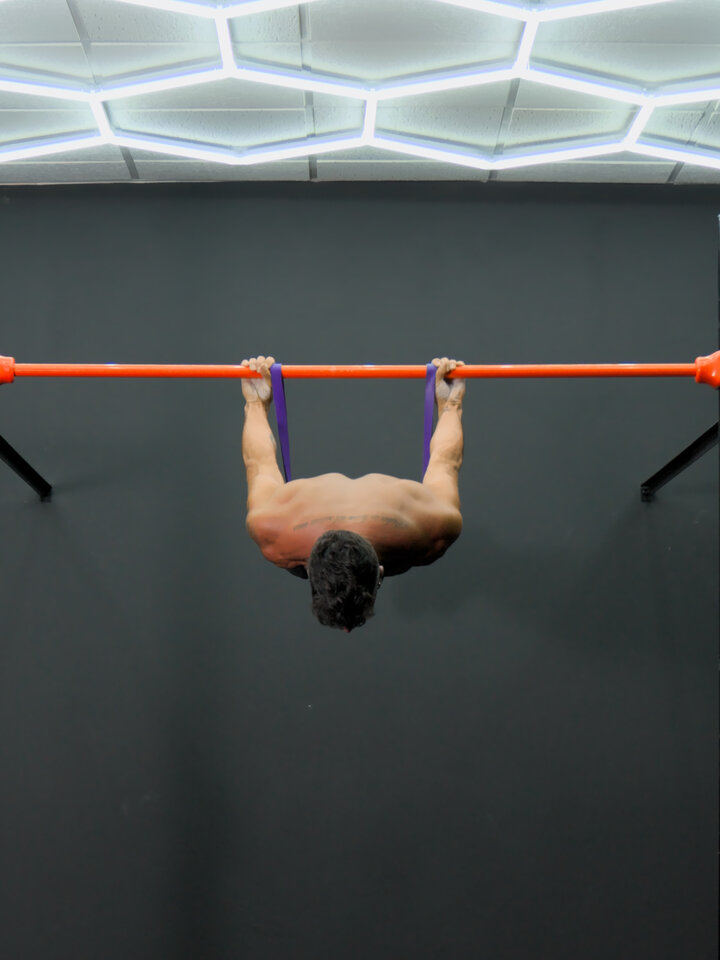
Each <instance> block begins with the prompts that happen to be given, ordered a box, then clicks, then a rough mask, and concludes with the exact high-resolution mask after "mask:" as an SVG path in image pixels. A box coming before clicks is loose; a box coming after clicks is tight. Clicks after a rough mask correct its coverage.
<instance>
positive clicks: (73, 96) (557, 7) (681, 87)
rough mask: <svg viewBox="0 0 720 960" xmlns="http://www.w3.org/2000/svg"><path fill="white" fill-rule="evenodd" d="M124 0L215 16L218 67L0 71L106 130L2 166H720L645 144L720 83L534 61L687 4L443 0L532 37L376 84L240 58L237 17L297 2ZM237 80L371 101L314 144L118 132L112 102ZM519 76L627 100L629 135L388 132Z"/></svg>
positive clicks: (42, 144)
mask: <svg viewBox="0 0 720 960" xmlns="http://www.w3.org/2000/svg"><path fill="white" fill-rule="evenodd" d="M2 2H3V0H0V4H2ZM113 2H115V3H119V4H133V5H136V6H141V7H146V8H152V9H156V10H163V11H166V12H169V13H174V14H179V15H182V16H191V17H202V18H205V19H206V20H207V19H209V20H212V21H213V23H214V28H215V32H216V36H217V49H218V64H217V65H216V66H211V67H203V68H198V69H190V70H181V71H178V72H176V73H165V74H163V75H162V76H158V75H157V73H153V74H147V75H145V76H142V75H141V76H134V77H133V78H132V79H131V80H128V81H127V82H119V83H118V82H112V83H109V84H107V85H101V86H92V87H91V86H88V85H81V84H77V83H68V84H67V85H63V84H62V83H55V82H52V83H51V82H47V81H46V80H45V79H43V78H41V77H39V76H38V75H26V74H24V73H21V72H19V71H17V70H14V71H12V72H11V73H10V72H6V73H5V74H4V75H3V73H2V72H0V90H3V91H10V92H13V93H18V94H25V95H28V96H42V97H51V98H59V99H61V100H68V101H75V102H83V103H86V104H87V105H88V106H89V108H90V110H91V111H92V116H93V118H94V122H95V125H96V130H95V131H94V132H83V133H80V134H69V135H68V136H56V137H54V138H43V139H42V140H35V141H25V142H17V141H15V142H12V143H5V144H4V145H0V162H8V161H14V160H25V159H29V158H34V157H47V156H51V155H53V154H60V153H65V152H68V151H73V150H82V149H87V148H89V147H96V146H103V145H115V146H119V147H127V148H136V149H142V150H146V151H151V152H154V153H159V154H163V155H167V156H173V157H182V158H190V159H198V160H202V161H206V162H211V163H220V164H228V165H231V166H242V165H255V164H261V163H269V162H272V161H278V160H288V159H292V158H298V157H309V156H318V155H320V154H328V153H333V152H336V151H341V150H348V149H350V148H355V147H375V148H379V149H380V150H385V151H389V152H392V153H396V154H404V155H406V156H412V157H420V158H423V159H428V160H434V161H439V162H441V163H446V164H455V165H460V166H464V167H470V168H474V169H477V170H483V171H493V170H508V169H513V168H519V167H529V166H533V165H537V164H547V163H557V162H560V161H568V160H580V159H585V158H589V157H607V156H611V155H613V154H618V153H621V152H622V153H633V154H638V155H640V156H644V157H651V158H657V159H661V160H667V161H670V162H680V163H685V164H690V165H695V166H700V167H706V168H711V169H714V170H720V151H717V150H712V149H704V148H698V147H687V146H685V145H683V144H681V143H678V142H675V141H672V140H663V139H658V138H650V137H647V136H645V137H644V136H643V131H644V130H645V129H646V127H647V124H648V121H649V119H650V117H651V116H652V114H653V112H654V111H655V110H656V109H658V108H660V107H665V106H675V105H679V104H690V103H702V102H706V101H713V100H717V99H720V76H718V77H713V78H710V79H707V78H706V79H703V80H702V81H701V82H694V83H692V82H690V81H685V82H675V83H673V84H672V86H663V87H658V88H655V89H649V88H647V87H641V86H638V85H637V84H636V83H633V82H631V81H630V80H628V81H622V80H618V78H617V77H600V76H598V75H596V74H593V75H592V76H591V75H587V74H582V73H581V72H578V71H577V70H572V69H570V68H567V69H565V68H562V67H557V66H554V67H553V68H549V67H539V66H534V65H532V63H531V58H532V51H533V45H534V43H535V38H536V35H537V31H538V28H539V26H540V25H541V24H542V23H547V22H549V21H556V20H567V19H570V18H577V17H584V16H589V15H600V14H603V13H608V12H612V11H618V10H626V9H631V8H639V7H648V6H654V5H657V4H662V3H671V2H677V0H569V2H563V0H560V2H550V3H547V4H545V5H543V6H538V5H537V4H523V3H515V2H511V0H507V2H505V0H434V2H436V3H439V4H448V5H453V6H459V7H464V8H467V9H469V10H471V11H477V12H479V13H483V14H492V15H495V16H498V17H505V18H510V19H512V20H515V21H519V22H520V23H522V25H523V26H522V32H521V37H520V41H519V43H518V45H517V49H516V52H515V56H514V59H513V60H512V62H510V63H508V64H507V65H504V66H501V67H497V66H490V67H489V66H488V65H485V64H477V65H476V66H470V67H468V66H464V67H463V68H462V69H455V70H444V71H428V72H420V73H415V74H412V75H409V76H403V77H396V78H394V79H390V80H386V81H383V82H381V83H379V84H368V83H367V82H365V81H363V80H360V79H357V78H352V77H341V76H331V75H328V74H323V73H320V72H316V71H312V70H307V69H297V68H296V69H293V68H281V67H278V66H277V65H276V64H267V65H265V66H263V65H262V64H258V63H255V62H253V63H247V62H245V63H244V62H242V61H241V60H238V59H237V58H236V56H235V53H234V51H233V46H232V37H231V32H230V21H231V20H234V19H235V18H240V17H245V16H251V15H253V14H258V13H264V12H267V11H271V10H279V9H282V8H284V7H288V6H297V4H296V3H295V2H293V0H240V2H237V0H235V2H232V0H227V2H223V0H218V2H211V0H113ZM305 2H306V3H314V2H317V0H305ZM325 2H329V0H325ZM1 70H2V68H1V67H0V71H1ZM232 78H234V79H238V80H243V81H248V82H252V83H259V84H270V85H275V86H279V87H285V88H291V89H298V90H303V91H309V92H317V93H323V94H328V95H331V96H338V97H344V98H352V99H354V100H356V101H361V102H362V104H363V106H364V120H363V123H362V127H361V128H359V129H357V130H355V131H351V132H349V133H348V132H347V131H344V132H342V133H337V134H334V135H325V136H308V137H305V138H303V139H299V140H288V141H285V142H279V143H278V142H274V143H267V144H260V145H253V146H250V147H246V148H244V149H241V150H240V149H233V148H231V147H218V146H214V145H212V144H204V143H201V142H197V141H187V140H181V139H177V138H169V137H161V136H154V135H146V134H139V133H133V132H132V131H129V130H122V129H119V128H118V127H116V126H114V125H113V124H112V122H111V119H110V116H109V114H108V110H107V107H106V104H107V103H108V102H109V101H112V100H115V99H118V98H127V97H133V96H137V95H139V94H147V93H155V92H159V91H164V90H172V89H177V88H180V87H190V86H197V85H199V84H205V83H209V82H212V81H217V80H226V79H232ZM508 80H524V81H529V82H531V83H534V84H540V85H545V86H550V87H558V88H561V89H563V90H568V91H575V92H578V93H582V94H590V95H592V96H595V97H600V98H603V99H605V100H609V101H613V102H618V103H623V104H626V105H627V106H628V107H630V109H631V110H632V116H631V118H630V120H629V122H628V123H627V124H626V127H625V129H624V130H623V131H622V132H621V133H619V134H616V135H610V136H605V137H600V138H598V137H594V138H592V139H591V140H589V139H587V138H584V139H580V138H576V139H575V140H574V141H573V140H570V141H568V140H564V141H563V142H561V143H555V144H552V143H550V144H546V145H544V146H543V148H542V149H538V148H537V147H535V148H531V149H527V150H516V151H513V152H509V151H508V152H505V153H503V154H502V155H500V156H490V155H486V154H483V153H482V152H480V151H478V150H477V149H475V148H473V147H471V146H461V145H458V144H457V143H454V142H450V141H445V142H443V141H438V140H437V139H423V138H419V137H414V136H404V135H398V134H396V133H389V132H383V131H382V130H379V129H378V128H377V109H378V104H379V103H381V102H383V103H384V102H387V101H391V100H395V99H399V98H407V97H413V96H418V95H420V94H428V93H435V92H440V91H448V90H460V89H463V88H468V87H476V86H480V85H484V84H491V83H498V82H504V81H508ZM633 108H634V109H633Z"/></svg>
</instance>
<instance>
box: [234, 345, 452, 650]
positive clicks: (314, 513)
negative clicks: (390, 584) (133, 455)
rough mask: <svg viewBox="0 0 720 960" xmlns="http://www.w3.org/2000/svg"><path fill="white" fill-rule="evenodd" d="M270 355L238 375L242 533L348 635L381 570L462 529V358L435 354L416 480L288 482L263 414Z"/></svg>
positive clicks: (389, 571)
mask: <svg viewBox="0 0 720 960" xmlns="http://www.w3.org/2000/svg"><path fill="white" fill-rule="evenodd" d="M274 362H275V361H274V359H273V357H253V358H252V359H250V360H243V366H245V367H249V368H250V369H251V370H256V371H258V372H259V373H260V374H262V380H260V379H256V378H252V379H250V378H248V379H243V381H242V389H243V395H244V397H245V424H244V427H243V435H242V450H243V460H244V461H245V468H246V471H247V482H248V500H247V510H248V513H247V529H248V533H249V534H250V536H251V537H252V539H253V540H254V541H255V543H257V545H258V546H259V547H260V550H261V551H262V554H263V556H264V557H265V558H266V559H267V560H269V561H270V562H271V563H274V564H275V566H277V567H281V568H283V569H284V570H289V571H290V572H291V573H293V574H295V575H296V576H300V577H302V578H303V579H306V580H307V579H309V580H310V588H311V592H312V611H313V613H314V614H315V616H316V617H317V618H318V620H319V621H320V623H322V624H323V625H324V626H330V627H338V628H342V629H343V630H344V631H345V632H346V633H350V631H351V630H352V629H353V628H354V627H358V626H362V624H364V623H365V620H366V619H367V618H368V617H371V616H373V612H374V611H373V606H374V603H375V596H376V594H377V590H378V587H379V586H380V584H381V583H382V580H383V577H392V576H395V575H397V574H399V573H405V572H406V571H407V570H409V569H410V567H416V566H425V565H427V564H430V563H433V562H434V561H435V560H437V559H438V558H439V557H441V556H442V555H443V554H444V553H445V551H446V550H447V548H448V547H449V546H450V545H451V544H452V543H454V542H455V540H457V538H458V537H459V536H460V531H461V529H462V516H461V513H460V496H459V494H458V473H459V471H460V466H461V464H462V458H463V432H462V398H463V396H464V394H465V381H464V380H454V379H453V380H445V377H446V375H447V374H448V373H449V372H450V371H451V370H454V369H455V368H456V367H457V366H462V365H463V362H462V361H461V360H449V359H448V358H447V357H443V358H442V359H435V360H433V363H434V364H435V366H436V367H437V368H438V370H437V375H436V379H435V402H436V405H437V412H438V419H437V425H436V427H435V432H434V433H433V437H432V441H431V443H430V462H429V464H428V468H427V471H426V472H425V476H424V478H423V481H422V483H417V482H416V481H415V480H401V479H399V478H397V477H389V476H386V475H385V474H382V473H368V474H366V475H365V476H363V477H358V478H357V479H355V480H353V479H351V478H350V477H346V476H344V475H343V474H342V473H325V474H322V475H321V476H319V477H310V478H308V479H306V480H292V481H290V483H286V482H285V480H284V479H283V475H282V473H281V472H280V469H279V467H278V464H277V460H276V443H275V437H274V436H273V432H272V429H271V427H270V423H269V422H268V409H269V407H270V404H271V403H272V385H271V380H270V367H271V366H272V364H273V363H274Z"/></svg>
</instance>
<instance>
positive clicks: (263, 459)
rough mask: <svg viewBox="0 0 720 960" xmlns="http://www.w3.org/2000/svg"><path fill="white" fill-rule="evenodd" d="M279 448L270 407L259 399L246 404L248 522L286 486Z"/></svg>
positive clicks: (245, 452) (245, 442)
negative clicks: (278, 460) (271, 420)
mask: <svg viewBox="0 0 720 960" xmlns="http://www.w3.org/2000/svg"><path fill="white" fill-rule="evenodd" d="M276 449H277V444H276V443H275V437H274V436H273V432H272V429H271V427H270V422H269V420H268V413H267V407H266V406H265V404H264V403H262V402H261V401H259V400H257V401H251V402H249V403H246V404H245V423H244V425H243V434H242V452H243V461H244V462H245V472H246V475H247V485H248V499H247V509H248V521H250V517H251V515H252V514H253V513H257V512H258V511H259V510H261V509H262V508H263V507H264V506H265V505H266V504H267V503H268V501H269V500H270V499H271V498H272V497H273V496H274V495H275V494H276V493H277V491H278V490H279V489H280V488H281V487H283V486H285V480H284V479H283V475H282V473H281V472H280V468H279V467H278V463H277V458H276Z"/></svg>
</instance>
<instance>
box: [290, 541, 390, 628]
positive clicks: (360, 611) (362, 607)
mask: <svg viewBox="0 0 720 960" xmlns="http://www.w3.org/2000/svg"><path fill="white" fill-rule="evenodd" d="M379 572H380V564H379V562H378V557H377V554H376V553H375V550H374V549H373V545H372V544H371V543H370V541H369V540H366V539H365V537H361V536H360V534H358V533H351V531H349V530H328V531H327V532H326V533H324V534H323V535H322V536H321V537H320V538H319V539H318V540H317V541H316V542H315V545H314V546H313V548H312V552H311V553H310V559H309V561H308V579H309V580H310V589H311V591H312V612H313V613H314V614H315V616H316V617H317V618H318V620H319V621H320V623H321V624H322V625H323V626H324V627H339V628H344V627H345V628H347V629H348V630H352V629H354V628H355V627H361V626H362V625H363V624H364V623H365V621H366V620H367V619H368V617H372V616H374V610H373V607H374V605H375V595H376V594H377V588H378V580H379Z"/></svg>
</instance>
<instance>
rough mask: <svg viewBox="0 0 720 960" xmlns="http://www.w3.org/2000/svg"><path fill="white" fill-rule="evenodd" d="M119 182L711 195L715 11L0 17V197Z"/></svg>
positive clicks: (391, 10)
mask: <svg viewBox="0 0 720 960" xmlns="http://www.w3.org/2000/svg"><path fill="white" fill-rule="evenodd" d="M619 7H624V8H626V9H617V8H619ZM158 8H160V9H158ZM131 179H136V180H145V181H189V180H460V179H462V180H481V181H482V180H488V179H492V180H502V181H511V180H512V181H519V180H520V181H538V180H543V181H566V182H567V181H574V182H578V181H579V182H631V183H668V182H673V183H678V184H696V183H718V182H720V0H545V2H542V0H537V2H526V3H521V2H514V0H502V2H501V0H310V2H307V3H304V4H302V5H298V4H289V3H288V0H240V2H238V0H218V2H214V0H0V183H47V182H53V183H58V182H88V181H100V182H102V181H105V182H107V181H124V180H131Z"/></svg>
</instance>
